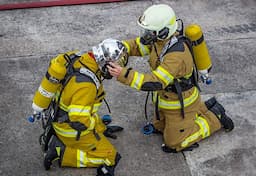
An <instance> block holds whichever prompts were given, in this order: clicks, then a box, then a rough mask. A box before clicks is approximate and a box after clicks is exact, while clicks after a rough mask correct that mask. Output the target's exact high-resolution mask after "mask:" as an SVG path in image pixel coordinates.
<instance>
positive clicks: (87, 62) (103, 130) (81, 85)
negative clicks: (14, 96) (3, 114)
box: [33, 39, 124, 176]
mask: <svg viewBox="0 0 256 176" xmlns="http://www.w3.org/2000/svg"><path fill="white" fill-rule="evenodd" d="M109 48H113V50H111V49H109ZM123 49H124V46H123V45H122V43H121V42H120V41H117V40H114V39H106V40H104V41H103V42H102V43H100V44H99V45H98V46H95V47H93V49H92V52H86V53H77V52H69V53H66V54H64V55H63V54H62V55H59V56H58V57H56V58H55V59H59V60H58V61H59V62H60V60H61V59H67V58H68V59H70V58H73V60H74V59H75V60H74V63H73V64H72V65H73V67H72V69H73V72H72V73H68V71H67V74H71V75H70V76H68V77H66V79H65V80H64V81H63V82H65V83H64V84H62V86H60V87H59V90H58V91H57V92H56V93H55V99H56V101H55V102H57V103H56V104H57V106H58V107H57V111H56V115H55V116H56V118H55V119H54V121H53V122H52V127H53V129H54V132H55V134H54V135H53V136H52V137H51V139H50V141H49V143H48V150H47V151H46V155H45V159H44V166H45V169H46V170H48V169H50V166H51V164H52V162H53V161H54V160H56V159H58V160H59V164H60V166H68V167H77V168H81V167H98V169H97V176H104V175H108V176H113V175H114V168H115V167H116V165H117V163H118V161H119V160H120V158H121V156H120V154H119V153H117V151H116V148H115V147H114V146H113V145H112V144H111V143H110V142H109V140H108V139H107V138H106V137H105V136H107V137H109V136H108V133H109V132H113V131H115V129H116V130H117V131H120V130H122V128H121V127H119V128H115V129H114V130H113V129H112V128H110V127H111V126H110V127H108V126H107V127H106V125H105V124H104V123H103V122H102V120H101V118H100V117H99V116H98V114H97V111H98V109H99V108H100V106H101V103H102V101H103V98H104V96H105V92H104V89H103V85H102V80H101V79H102V76H103V77H104V78H107V79H110V78H112V77H111V76H110V74H109V73H108V71H107V68H106V64H107V62H109V61H118V59H124V58H122V57H123V56H122V55H121V51H122V50H123ZM103 50H104V51H103ZM105 51H108V52H105ZM64 57H65V58H64ZM68 59H67V60H68ZM56 62H57V61H56ZM50 66H51V65H50ZM48 77H49V76H48ZM49 80H50V79H49ZM42 86H43V84H41V86H40V87H41V88H40V89H39V94H40V95H42V99H40V96H35V98H34V99H39V100H41V104H43V105H45V103H44V102H42V101H43V100H44V99H45V97H46V95H49V93H48V94H46V93H45V92H47V91H46V90H44V91H42V89H43V87H42ZM45 87H47V86H45ZM43 92H44V93H43ZM37 94H38V93H37ZM41 104H40V101H36V100H34V101H33V109H34V110H40V105H41ZM41 110H42V108H41ZM115 127H118V126H115ZM111 130H112V131H111Z"/></svg>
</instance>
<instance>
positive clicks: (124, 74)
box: [117, 67, 131, 85]
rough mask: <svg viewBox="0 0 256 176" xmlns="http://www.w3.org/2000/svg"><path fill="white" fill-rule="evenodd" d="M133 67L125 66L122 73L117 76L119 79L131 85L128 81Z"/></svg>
mask: <svg viewBox="0 0 256 176" xmlns="http://www.w3.org/2000/svg"><path fill="white" fill-rule="evenodd" d="M130 70H131V68H125V67H124V68H123V69H122V71H121V74H120V75H119V76H118V77H117V80H118V81H119V82H121V83H123V84H126V85H129V83H128V79H127V78H128V76H129V72H130Z"/></svg>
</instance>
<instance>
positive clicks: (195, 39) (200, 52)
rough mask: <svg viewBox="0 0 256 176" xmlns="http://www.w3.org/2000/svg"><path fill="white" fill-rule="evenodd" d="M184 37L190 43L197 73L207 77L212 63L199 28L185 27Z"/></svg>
mask: <svg viewBox="0 0 256 176" xmlns="http://www.w3.org/2000/svg"><path fill="white" fill-rule="evenodd" d="M185 35H186V37H188V38H189V39H190V40H191V41H192V49H193V53H194V59H195V65H196V68H197V70H198V72H199V73H201V74H202V75H208V72H209V70H210V68H211V66H212V62H211V57H210V55H209V53H208V49H207V46H206V43H205V40H204V35H203V32H202V30H201V27H200V26H199V25H197V24H191V25H189V26H187V27H186V29H185Z"/></svg>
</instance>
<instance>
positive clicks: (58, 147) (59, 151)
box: [44, 135, 65, 170]
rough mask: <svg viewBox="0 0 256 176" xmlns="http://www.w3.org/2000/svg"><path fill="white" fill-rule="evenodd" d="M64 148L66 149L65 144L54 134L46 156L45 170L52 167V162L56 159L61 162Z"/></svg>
mask: <svg viewBox="0 0 256 176" xmlns="http://www.w3.org/2000/svg"><path fill="white" fill-rule="evenodd" d="M64 150H65V146H64V144H63V143H62V142H61V141H60V140H59V139H58V138H57V137H56V136H55V135H53V136H52V137H51V139H50V141H49V144H48V150H47V152H46V155H45V157H44V168H45V170H49V169H50V167H51V165H52V162H53V161H54V160H59V164H60V160H61V157H62V156H63V153H64Z"/></svg>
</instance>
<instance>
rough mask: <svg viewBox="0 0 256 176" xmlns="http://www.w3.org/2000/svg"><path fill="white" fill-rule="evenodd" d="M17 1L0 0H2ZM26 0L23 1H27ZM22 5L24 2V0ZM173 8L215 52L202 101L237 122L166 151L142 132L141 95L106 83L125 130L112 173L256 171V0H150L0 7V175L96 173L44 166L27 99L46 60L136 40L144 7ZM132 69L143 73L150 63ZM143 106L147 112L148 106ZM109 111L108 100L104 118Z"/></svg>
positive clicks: (241, 174) (137, 62)
mask: <svg viewBox="0 0 256 176" xmlns="http://www.w3.org/2000/svg"><path fill="white" fill-rule="evenodd" d="M10 2H20V1H18V0H8V1H7V0H0V4H4V3H10ZM23 2H25V0H23ZM27 2H28V1H27ZM158 3H166V4H169V5H171V6H172V7H173V8H174V10H175V11H176V14H177V16H178V17H179V18H182V19H183V21H184V24H185V25H188V24H190V23H198V24H200V25H201V27H202V29H203V31H204V34H205V40H206V42H207V44H208V48H209V52H210V55H211V57H212V62H213V69H212V72H211V76H212V79H213V83H212V84H211V85H209V86H205V85H202V90H203V91H202V97H203V99H207V98H209V97H211V96H216V97H217V99H218V100H219V101H220V102H221V103H222V104H223V105H224V107H225V108H226V111H227V114H229V115H230V116H231V117H232V119H233V120H234V123H235V129H234V130H233V131H232V132H230V133H225V132H224V131H219V132H217V133H216V134H214V135H213V136H211V137H210V138H208V139H205V140H204V141H202V142H200V147H199V148H197V149H195V150H193V151H192V152H184V153H178V154H166V153H163V152H162V151H161V148H160V146H161V143H162V138H161V136H159V135H150V136H145V135H143V134H142V133H141V132H140V128H141V127H142V126H143V125H144V124H145V119H144V101H145V95H146V93H145V92H138V91H136V90H133V89H131V88H129V87H125V86H123V85H121V84H120V83H117V82H115V80H111V81H105V82H104V84H105V89H106V91H107V100H108V103H109V105H110V107H111V111H112V114H111V115H112V117H113V123H115V124H119V125H122V126H123V127H124V128H125V130H124V131H123V132H121V133H120V134H119V135H118V139H117V140H111V142H112V143H113V144H114V145H115V146H116V148H117V149H118V151H119V152H120V153H121V154H122V160H121V161H120V164H119V165H118V167H117V169H116V175H117V176H144V175H149V176H170V175H175V176H226V175H232V176H255V175H256V140H255V139H256V129H255V126H256V118H255V117H256V111H255V106H256V98H255V97H256V88H255V87H256V79H255V76H256V74H255V73H256V59H255V56H256V50H255V45H256V1H255V0H247V1H244V0H222V1H210V0H179V1H177V0H154V1H153V0H152V1H127V2H122V3H105V4H90V5H77V6H63V7H51V8H39V9H20V10H10V11H0V46H1V47H0V92H1V93H0V115H1V118H0V133H1V135H0V175H3V176H14V175H19V176H25V175H26V176H27V175H33V176H34V175H37V176H45V175H49V176H53V175H63V176H78V175H81V176H82V175H87V176H95V173H96V171H95V169H76V168H58V167H57V166H56V165H55V166H54V167H53V168H52V169H51V170H50V171H45V170H44V168H43V164H42V161H43V154H42V152H41V150H40V146H39V144H38V136H39V135H40V133H41V132H42V129H41V126H40V123H39V122H36V123H34V124H31V123H29V122H28V121H27V117H28V116H29V115H30V114H31V113H32V108H31V101H32V98H33V94H34V92H35V91H36V89H37V87H38V86H39V83H40V81H41V79H42V76H43V75H44V74H45V71H46V69H47V65H48V63H49V60H50V59H51V58H52V57H54V56H56V55H57V54H58V53H63V52H66V51H68V50H73V49H78V50H89V49H90V48H91V46H93V45H95V44H97V43H99V42H100V41H101V40H103V39H105V38H109V37H113V38H117V39H127V38H133V37H135V36H137V35H138V34H139V27H138V26H137V24H136V20H137V18H138V16H139V15H141V14H142V12H143V11H144V10H145V9H146V8H147V7H148V6H150V5H152V4H158ZM129 66H131V67H133V68H137V69H139V70H140V71H144V72H147V71H148V65H147V62H146V59H144V60H143V59H142V58H131V59H130V62H129ZM150 107H152V105H151V104H149V105H148V109H149V112H148V113H149V116H150V117H151V116H152V112H153V110H152V109H153V107H152V108H150ZM106 113H108V111H107V108H106V106H105V105H103V107H102V108H101V111H100V114H101V115H103V114H106Z"/></svg>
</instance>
